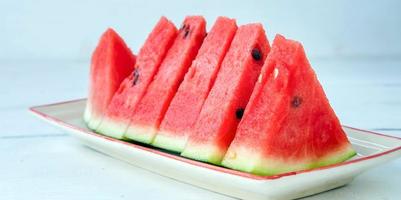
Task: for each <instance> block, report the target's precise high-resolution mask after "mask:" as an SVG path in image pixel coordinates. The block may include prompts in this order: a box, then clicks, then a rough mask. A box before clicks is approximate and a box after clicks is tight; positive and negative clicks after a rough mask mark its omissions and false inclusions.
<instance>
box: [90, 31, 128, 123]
mask: <svg viewBox="0 0 401 200" xmlns="http://www.w3.org/2000/svg"><path fill="white" fill-rule="evenodd" d="M134 65H135V56H134V55H133V54H132V52H131V50H130V49H129V48H128V47H127V45H126V44H125V42H124V40H123V39H122V38H121V37H120V36H119V35H118V34H117V33H116V32H115V31H114V30H113V29H111V28H109V29H107V30H106V32H105V33H103V35H102V36H101V38H100V41H99V44H98V45H97V47H96V49H95V51H94V53H93V55H92V59H91V68H90V83H89V84H90V86H89V96H88V100H87V103H86V108H85V112H84V120H85V122H86V123H87V125H88V127H89V128H91V129H96V127H97V126H99V124H100V121H101V119H102V115H103V113H104V112H105V110H106V109H107V105H108V104H109V103H110V101H111V98H112V97H113V95H114V93H115V92H116V91H117V89H118V87H119V85H120V83H121V82H122V81H123V80H124V78H125V77H127V76H128V75H129V74H130V73H131V72H132V70H133V68H134Z"/></svg>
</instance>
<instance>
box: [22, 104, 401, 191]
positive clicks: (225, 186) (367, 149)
mask: <svg viewBox="0 0 401 200" xmlns="http://www.w3.org/2000/svg"><path fill="white" fill-rule="evenodd" d="M85 102H86V100H85V99H80V100H73V101H68V102H61V103H55V104H49V105H43V106H36V107H32V108H31V109H30V110H31V112H33V113H34V114H35V115H36V116H38V117H40V118H42V119H43V120H45V121H46V122H49V123H51V124H53V125H56V126H58V127H60V128H62V129H64V130H65V131H67V132H69V133H71V134H72V135H74V136H76V137H77V138H79V139H80V140H82V142H83V143H85V144H86V145H88V146H89V147H91V148H93V149H96V150H98V151H100V152H103V153H105V154H108V155H111V156H113V157H115V158H118V159H121V160H124V161H126V162H128V163H131V164H133V165H136V166H139V167H142V168H145V169H147V170H150V171H153V172H155V173H158V174H160V175H163V176H167V177H171V178H173V179H176V180H179V181H182V182H186V183H189V184H193V185H196V186H199V187H202V188H206V189H208V190H211V191H215V192H219V193H222V194H226V195H229V196H232V197H237V198H241V199H294V198H300V197H304V196H308V195H312V194H316V193H319V192H323V191H326V190H330V189H333V188H336V187H339V186H342V185H345V184H347V183H349V182H350V181H352V179H353V178H354V177H355V176H357V175H358V174H360V173H361V172H363V171H364V170H366V169H368V168H370V167H373V166H375V165H377V164H381V163H384V162H386V161H389V160H392V159H395V158H397V157H399V156H400V155H401V139H400V138H396V137H392V136H386V135H383V134H378V133H373V132H369V131H363V130H358V129H354V128H350V127H344V130H345V131H346V133H347V135H348V137H349V139H350V141H351V142H352V145H353V147H354V149H355V150H356V151H357V152H358V155H357V156H355V157H354V158H353V159H351V160H349V161H346V162H343V163H340V164H336V165H331V166H327V167H321V168H317V169H313V170H305V171H299V172H292V173H286V174H281V175H277V176H256V175H252V174H248V173H243V172H238V171H234V170H230V169H227V168H223V167H219V166H215V165H210V164H207V163H202V162H198V161H194V160H190V159H187V158H184V157H181V156H179V155H177V154H174V153H170V152H167V151H164V150H160V149H157V148H154V147H151V146H148V145H142V144H138V143H129V142H124V141H120V140H116V139H113V138H110V137H107V136H103V135H99V134H97V133H94V132H92V131H91V130H89V129H87V128H86V126H85V124H84V122H83V120H82V115H83V111H84V108H85Z"/></svg>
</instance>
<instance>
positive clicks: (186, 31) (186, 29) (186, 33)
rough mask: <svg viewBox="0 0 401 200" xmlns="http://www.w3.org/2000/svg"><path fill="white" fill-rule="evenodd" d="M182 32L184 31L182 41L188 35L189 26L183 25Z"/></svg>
mask: <svg viewBox="0 0 401 200" xmlns="http://www.w3.org/2000/svg"><path fill="white" fill-rule="evenodd" d="M183 30H184V39H185V38H186V37H187V36H188V35H189V31H190V30H189V25H185V24H184V26H183Z"/></svg>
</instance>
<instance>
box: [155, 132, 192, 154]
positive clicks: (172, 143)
mask: <svg viewBox="0 0 401 200" xmlns="http://www.w3.org/2000/svg"><path fill="white" fill-rule="evenodd" d="M169 135H173V134H170V133H168V132H166V131H159V132H158V133H157V135H156V137H155V138H154V140H153V142H152V144H151V145H152V146H155V147H158V148H162V149H166V150H169V151H173V152H177V153H181V152H182V151H183V150H184V148H185V144H186V143H187V138H186V137H171V136H169Z"/></svg>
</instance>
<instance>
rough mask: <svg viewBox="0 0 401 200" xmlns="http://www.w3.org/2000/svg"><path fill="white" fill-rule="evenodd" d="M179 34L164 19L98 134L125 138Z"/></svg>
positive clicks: (120, 91)
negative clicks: (125, 133)
mask: <svg viewBox="0 0 401 200" xmlns="http://www.w3.org/2000/svg"><path fill="white" fill-rule="evenodd" d="M176 35H177V29H176V27H175V26H174V24H173V23H172V22H170V21H169V20H168V19H166V18H165V17H162V18H161V19H160V20H159V22H158V23H157V25H156V26H155V27H154V28H153V30H152V32H151V33H150V34H149V36H148V38H147V39H146V41H145V44H144V45H143V46H142V48H141V50H140V51H139V54H138V57H137V61H136V65H135V69H134V71H133V72H132V73H131V75H130V76H129V77H127V78H126V79H125V80H124V81H123V83H122V84H121V85H120V88H119V89H118V91H117V92H116V94H115V95H114V96H113V99H112V100H111V102H110V104H109V106H108V108H107V112H106V113H105V115H104V117H103V120H102V122H101V124H100V126H99V127H98V128H97V132H100V133H102V134H105V135H108V136H111V137H114V138H118V139H122V138H123V135H124V132H125V131H126V129H127V127H128V125H129V121H130V117H131V115H132V112H133V110H134V108H135V107H136V105H137V104H138V102H139V100H140V99H141V98H142V97H143V95H144V94H145V91H146V89H147V88H148V86H149V84H150V82H151V81H152V79H153V77H154V75H155V74H156V72H157V70H158V68H159V66H160V63H161V62H162V60H163V58H164V57H165V55H166V52H167V50H168V49H169V48H170V46H171V45H172V43H173V41H174V39H175V37H176Z"/></svg>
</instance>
